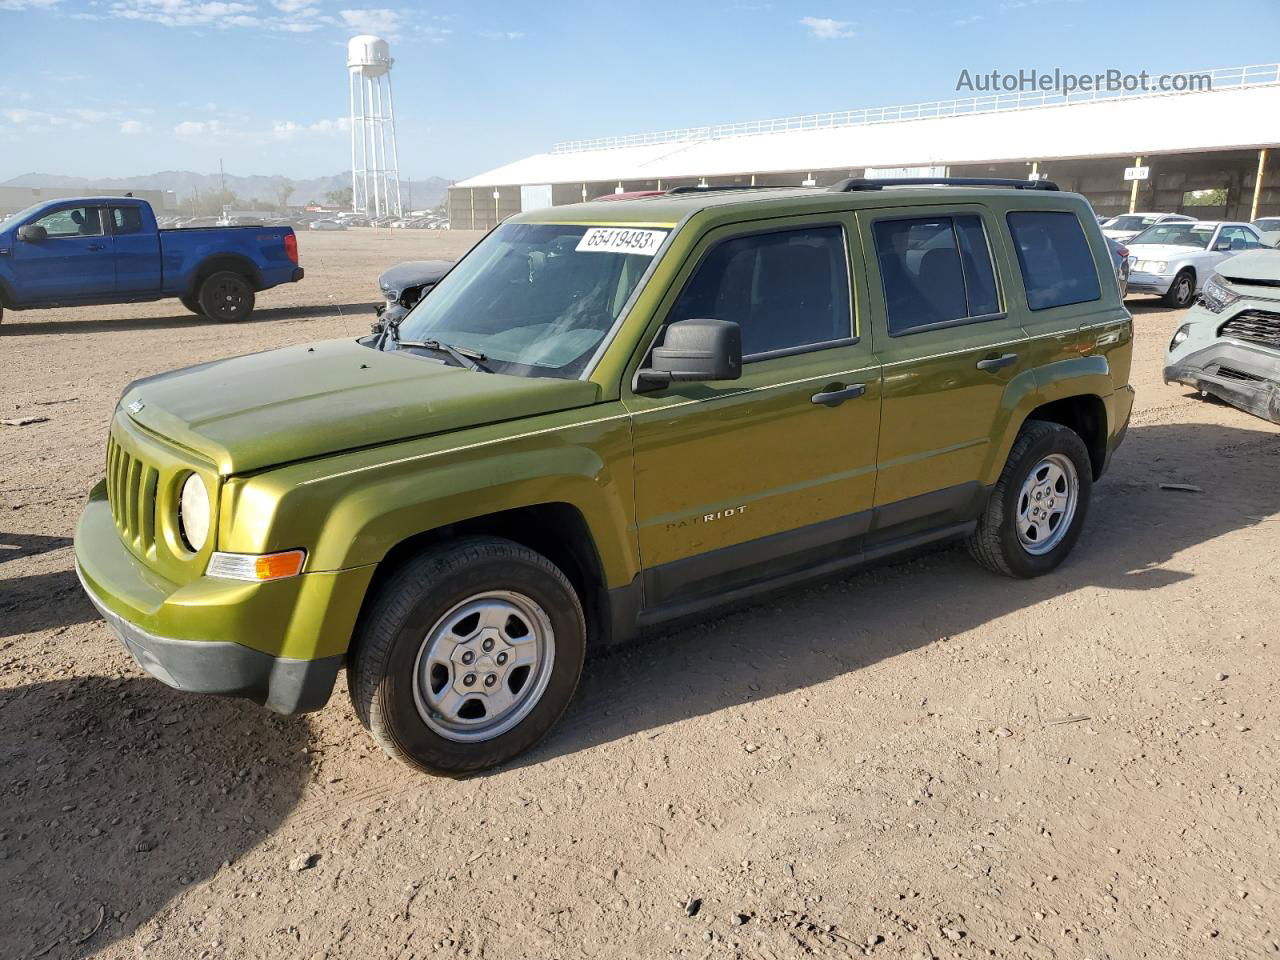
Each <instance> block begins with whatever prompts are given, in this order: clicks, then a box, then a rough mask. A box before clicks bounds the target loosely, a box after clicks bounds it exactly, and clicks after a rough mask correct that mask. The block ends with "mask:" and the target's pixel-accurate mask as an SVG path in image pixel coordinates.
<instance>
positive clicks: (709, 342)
mask: <svg viewBox="0 0 1280 960" xmlns="http://www.w3.org/2000/svg"><path fill="white" fill-rule="evenodd" d="M741 376H742V330H741V328H740V327H739V326H738V325H737V324H736V323H733V322H732V321H730V320H681V321H679V322H677V323H673V324H671V325H670V326H668V327H667V333H666V336H665V337H664V338H663V341H662V346H660V347H654V348H653V365H652V366H651V367H646V368H644V369H642V370H640V371H639V372H638V373H637V374H636V381H637V387H638V388H639V389H642V390H643V389H649V390H657V389H660V388H662V387H665V386H667V385H668V384H671V383H676V382H680V381H683V382H698V383H708V382H712V381H716V380H737V379H738V378H739V377H741Z"/></svg>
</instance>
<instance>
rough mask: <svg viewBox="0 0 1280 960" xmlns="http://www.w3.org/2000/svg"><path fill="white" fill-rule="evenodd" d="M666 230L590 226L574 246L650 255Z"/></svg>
mask: <svg viewBox="0 0 1280 960" xmlns="http://www.w3.org/2000/svg"><path fill="white" fill-rule="evenodd" d="M666 236H667V231H666V230H637V229H635V228H633V227H592V228H591V229H590V230H588V231H587V232H586V233H584V234H583V235H582V239H581V240H579V241H578V246H577V247H576V248H575V249H576V250H577V251H579V252H585V253H638V254H641V255H643V256H646V257H651V256H653V255H654V254H655V253H657V252H658V247H660V246H662V241H663V240H665V239H666Z"/></svg>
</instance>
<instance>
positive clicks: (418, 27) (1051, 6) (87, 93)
mask: <svg viewBox="0 0 1280 960" xmlns="http://www.w3.org/2000/svg"><path fill="white" fill-rule="evenodd" d="M374 2H375V3H377V4H378V5H377V6H368V7H361V6H359V5H358V3H357V2H356V0H0V62H3V63H4V71H3V73H0V180H4V179H7V178H9V177H12V176H14V175H17V174H20V173H26V172H29V171H40V172H44V173H59V174H69V175H77V176H89V177H94V176H127V175H132V174H141V173H150V172H153V171H156V170H163V169H192V170H197V171H200V172H211V171H214V170H216V169H217V167H218V160H219V158H222V159H223V160H224V161H225V163H226V168H227V172H229V173H236V174H277V173H278V174H285V175H288V176H292V177H295V178H300V177H310V176H319V175H323V174H331V173H337V172H339V171H342V170H345V169H347V167H348V166H349V156H350V151H349V145H348V144H349V141H348V134H347V132H346V120H345V116H346V112H347V100H346V98H347V93H346V75H345V41H346V39H347V38H348V37H350V36H352V35H353V34H355V33H359V32H375V33H379V34H381V35H383V36H385V37H387V38H388V39H389V40H391V43H392V53H393V55H394V56H395V58H396V66H395V68H394V71H393V77H394V84H395V96H396V108H397V126H398V134H399V140H400V158H401V173H402V175H403V176H406V177H407V176H413V177H425V176H430V175H438V176H446V177H451V178H462V177H465V176H469V175H471V174H474V173H479V172H481V171H483V170H486V169H488V168H490V167H494V166H498V165H499V164H502V163H505V162H507V161H510V160H514V159H517V158H519V157H522V156H525V155H527V154H530V153H534V152H538V151H540V150H544V149H546V148H548V147H549V146H550V145H551V144H552V143H554V142H555V141H557V140H565V139H574V138H580V137H596V136H607V135H611V134H620V133H638V132H644V131H646V130H660V129H666V128H669V127H681V126H693V125H700V124H706V123H717V122H732V121H737V120H750V119H758V118H764V117H772V116H786V115H791V114H799V113H812V112H820V111H826V110H843V109H851V108H856V107H863V106H879V105H884V104H896V103H911V102H916V101H923V100H934V99H943V98H947V97H951V96H954V95H956V94H955V93H954V91H955V87H956V80H957V77H958V76H959V74H960V71H961V70H962V69H968V70H970V71H973V72H979V71H984V72H987V71H990V70H993V69H999V70H1003V71H1016V70H1018V69H1019V68H1031V67H1039V68H1041V69H1053V68H1054V67H1061V68H1063V69H1065V70H1071V71H1076V72H1082V73H1083V72H1092V71H1097V70H1105V69H1107V68H1110V67H1115V68H1120V69H1132V70H1135V71H1136V70H1138V69H1147V70H1149V71H1153V72H1161V71H1169V72H1173V71H1181V70H1191V69H1200V68H1209V67H1220V66H1236V65H1242V64H1253V63H1266V62H1271V61H1274V60H1280V49H1278V48H1277V44H1276V41H1275V38H1276V37H1277V36H1278V35H1280V4H1277V3H1276V2H1275V0H1231V2H1230V3H1229V4H1220V5H1217V6H1212V5H1211V6H1206V5H1205V4H1204V3H1203V2H1202V0H1125V2H1123V3H1120V2H1116V0H961V2H949V3H943V2H936V0H906V2H904V3H901V4H896V3H894V2H893V0H878V2H870V0H773V2H767V0H723V2H718V0H717V2H704V3H689V2H685V3H676V2H669V0H650V2H648V3H634V2H633V3H627V4H613V3H603V2H587V0H549V2H546V3H541V4H533V3H499V2H492V0H469V2H462V0H446V2H440V3H434V2H433V3H429V4H410V5H402V6H382V4H383V3H388V2H390V0H374Z"/></svg>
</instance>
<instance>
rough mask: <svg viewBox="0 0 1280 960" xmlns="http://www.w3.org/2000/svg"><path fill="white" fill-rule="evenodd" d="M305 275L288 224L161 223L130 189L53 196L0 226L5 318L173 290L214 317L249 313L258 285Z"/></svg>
mask: <svg viewBox="0 0 1280 960" xmlns="http://www.w3.org/2000/svg"><path fill="white" fill-rule="evenodd" d="M301 279H302V267H300V266H298V238H297V236H296V235H295V234H294V232H293V228H292V227H210V228H207V229H187V230H161V229H159V228H158V227H157V226H156V218H155V214H154V213H152V211H151V205H150V204H149V203H147V202H146V201H145V200H136V199H134V198H132V197H78V198H76V199H68V200H49V201H46V202H44V203H39V204H36V205H35V206H33V207H28V208H27V209H26V210H23V211H21V212H20V213H17V214H14V215H13V216H12V217H10V218H9V219H8V220H6V221H5V222H4V223H3V224H2V225H0V318H3V316H4V309H5V308H8V309H11V310H26V309H30V308H33V307H65V306H78V305H80V306H84V305H91V304H103V303H137V302H140V301H144V300H163V299H165V298H167V297H176V298H177V299H179V300H181V301H182V304H183V306H185V307H186V308H187V309H189V310H191V311H193V312H194V313H199V314H203V315H204V316H206V317H208V318H209V319H210V320H225V321H233V320H243V319H244V318H245V317H247V316H248V315H249V313H250V312H251V311H252V310H253V303H254V294H255V293H256V292H257V291H258V290H266V289H267V288H269V287H275V286H278V285H280V284H282V283H296V282H297V281H299V280H301Z"/></svg>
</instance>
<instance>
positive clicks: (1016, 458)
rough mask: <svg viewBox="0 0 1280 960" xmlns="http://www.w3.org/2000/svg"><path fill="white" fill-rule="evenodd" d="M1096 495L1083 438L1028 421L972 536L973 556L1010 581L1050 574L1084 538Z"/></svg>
mask: <svg viewBox="0 0 1280 960" xmlns="http://www.w3.org/2000/svg"><path fill="white" fill-rule="evenodd" d="M1092 491H1093V473H1092V464H1091V463H1090V460H1089V451H1088V450H1087V449H1086V448H1085V445H1084V441H1083V440H1081V439H1080V436H1079V434H1077V433H1076V432H1075V431H1074V430H1071V429H1069V428H1068V427H1064V426H1062V425H1061V424H1058V423H1048V422H1046V421H1043V420H1029V421H1027V422H1026V423H1025V424H1023V426H1022V429H1021V430H1020V431H1018V436H1017V439H1015V440H1014V442H1013V449H1012V450H1010V451H1009V459H1008V460H1007V461H1006V462H1005V466H1004V470H1003V471H1002V472H1001V474H1000V479H999V480H997V481H996V485H995V488H994V489H993V490H992V491H991V499H990V500H989V501H987V508H986V510H984V511H983V513H982V517H981V518H980V519H979V520H978V526H977V529H976V530H974V532H973V533H972V534H970V536H969V540H968V547H969V553H970V555H972V557H973V558H974V559H975V560H977V561H978V562H979V563H980V564H982V565H983V566H984V567H986V568H987V569H988V570H990V571H992V572H993V573H999V574H1001V575H1003V576H1006V577H1018V578H1022V579H1027V578H1030V577H1039V576H1042V575H1044V574H1046V573H1049V572H1050V571H1051V570H1053V569H1054V568H1055V567H1057V566H1058V564H1060V563H1062V561H1063V560H1065V559H1066V557H1067V554H1069V553H1070V552H1071V549H1072V548H1073V547H1074V546H1075V545H1076V541H1077V540H1078V539H1079V538H1080V530H1081V528H1082V527H1083V526H1084V521H1085V516H1086V515H1087V514H1088V512H1089V499H1090V496H1091V494H1092Z"/></svg>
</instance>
